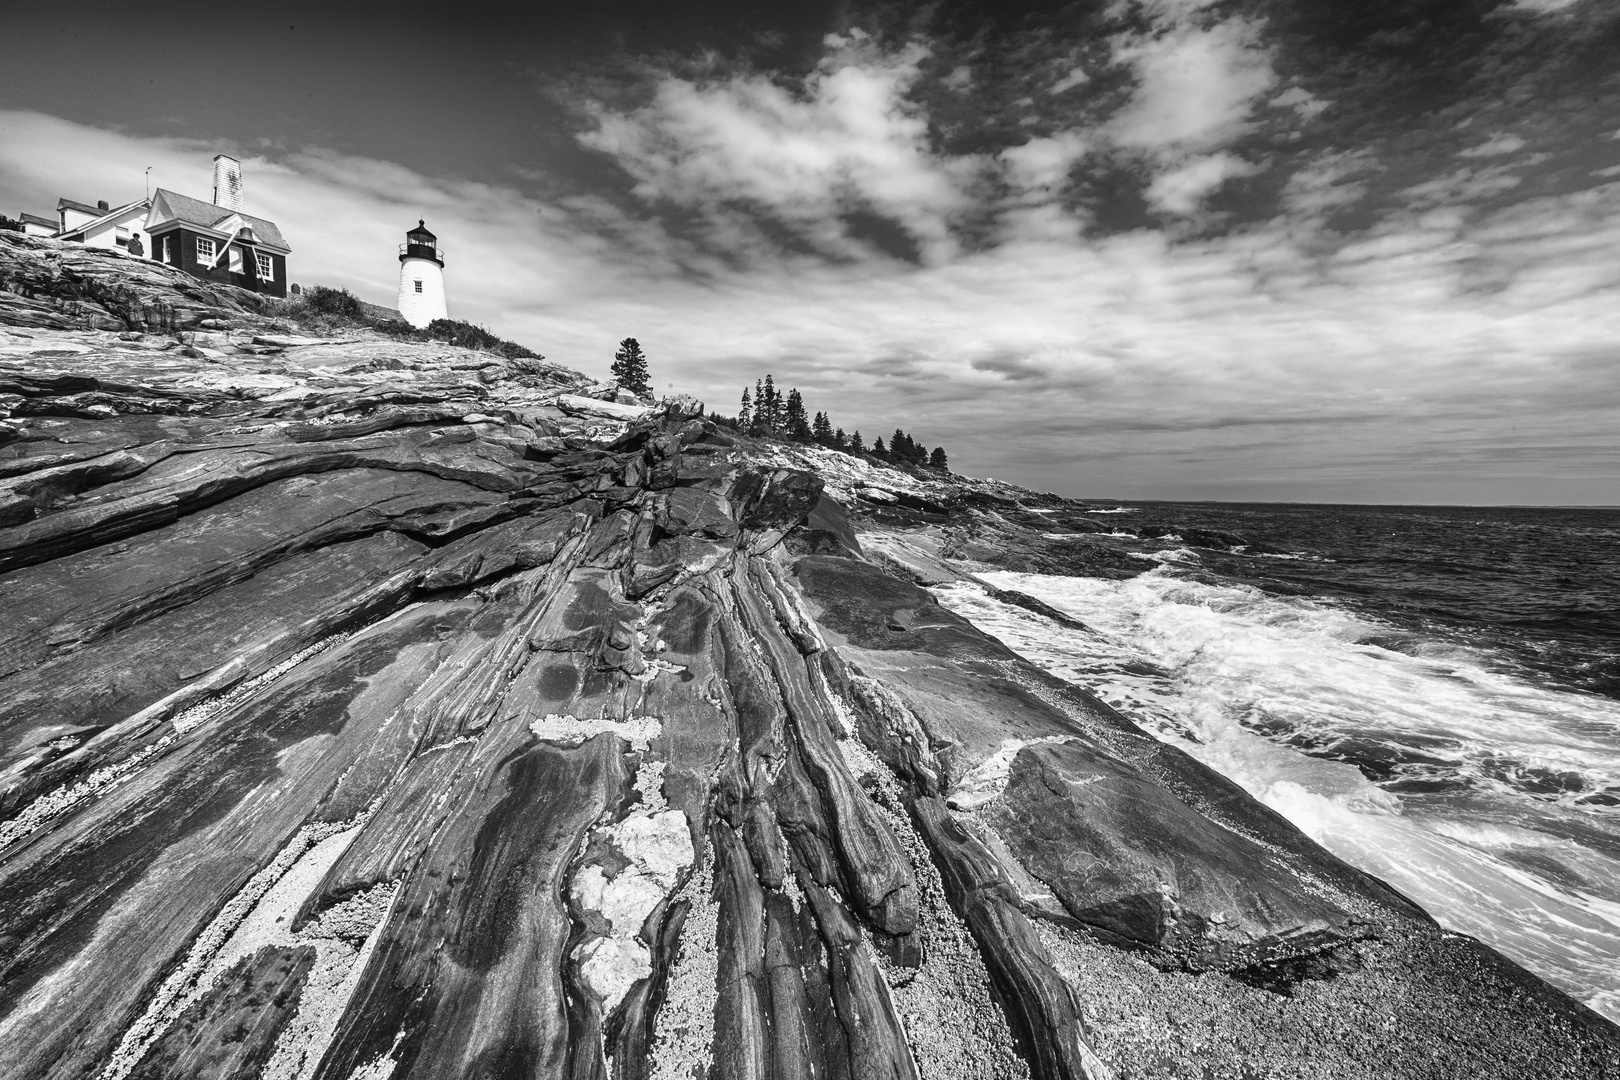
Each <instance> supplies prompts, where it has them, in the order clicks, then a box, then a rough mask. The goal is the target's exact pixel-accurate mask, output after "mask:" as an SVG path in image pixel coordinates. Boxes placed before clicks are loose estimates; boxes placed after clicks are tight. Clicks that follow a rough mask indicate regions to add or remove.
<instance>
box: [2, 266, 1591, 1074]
mask: <svg viewBox="0 0 1620 1080" xmlns="http://www.w3.org/2000/svg"><path fill="white" fill-rule="evenodd" d="M154 287H156V286H154ZM5 295H6V294H0V297H4V296H5ZM7 302H9V301H7ZM13 306H15V305H13ZM218 308H219V310H220V311H221V312H224V313H225V314H224V315H217V316H215V318H216V321H221V320H223V322H224V325H223V326H222V328H221V329H220V330H219V331H217V332H218V333H219V335H220V337H219V339H217V340H215V342H214V344H213V345H197V344H188V345H184V346H180V345H176V344H175V342H174V340H173V339H172V338H159V337H153V336H137V335H134V334H133V333H132V332H130V331H123V332H122V336H121V335H120V334H119V333H114V332H111V331H109V330H102V329H96V328H95V327H93V326H86V325H85V324H84V321H83V320H82V319H81V320H80V322H79V323H77V324H75V326H74V328H68V329H52V328H51V327H50V326H48V325H43V324H40V323H39V322H37V321H33V316H31V315H25V316H17V317H15V318H12V317H11V316H9V315H7V314H6V310H8V309H6V308H5V307H4V305H3V304H0V319H6V320H8V321H9V326H6V327H0V407H3V408H4V410H5V411H6V416H5V417H4V419H0V609H3V610H4V611H6V612H7V614H8V618H7V619H6V620H4V622H3V624H0V690H3V691H4V692H3V693H0V1075H3V1076H5V1077H8V1078H18V1080H22V1078H35V1077H53V1078H55V1077H64V1078H65V1077H99V1078H105V1080H123V1078H127V1077H197V1078H203V1077H265V1078H294V1077H299V1078H320V1080H327V1078H330V1080H349V1078H377V1077H399V1078H403V1077H419V1078H434V1080H438V1078H454V1077H467V1078H494V1077H568V1078H577V1080H587V1078H603V1080H606V1078H614V1080H618V1078H635V1080H642V1078H648V1080H652V1078H657V1080H672V1078H679V1077H691V1078H709V1077H714V1078H717V1080H719V1078H731V1077H748V1078H767V1077H769V1078H788V1077H802V1078H806V1080H808V1078H811V1077H815V1078H818V1080H819V1078H835V1077H848V1078H862V1080H864V1078H883V1080H897V1078H910V1077H923V1078H957V1077H970V1078H971V1077H979V1078H1000V1077H1025V1076H1028V1077H1037V1078H1060V1077H1061V1078H1088V1080H1099V1078H1103V1077H1115V1076H1117V1077H1161V1076H1162V1077H1170V1076H1209V1077H1225V1076H1230V1077H1240V1076H1241V1077H1278V1078H1282V1077H1306V1076H1309V1077H1318V1076H1320V1077H1327V1076H1333V1077H1391V1076H1404V1077H1445V1076H1449V1077H1475V1076H1514V1077H1566V1076H1567V1077H1581V1078H1590V1077H1601V1076H1615V1075H1620V1035H1617V1033H1616V1030H1615V1029H1614V1027H1613V1026H1612V1025H1609V1024H1607V1023H1606V1022H1605V1021H1603V1020H1601V1019H1600V1018H1598V1017H1597V1016H1596V1015H1595V1014H1593V1013H1591V1012H1589V1011H1588V1010H1586V1009H1584V1008H1583V1007H1582V1006H1579V1005H1578V1004H1576V1003H1574V1002H1572V1001H1570V1000H1569V999H1568V998H1566V997H1564V996H1563V995H1561V994H1559V993H1557V992H1556V991H1553V990H1551V989H1550V988H1548V987H1546V986H1545V985H1544V984H1542V983H1541V982H1540V981H1539V980H1537V979H1535V978H1534V977H1533V976H1531V975H1529V974H1527V973H1526V972H1524V971H1523V970H1521V969H1519V968H1518V967H1516V966H1515V965H1513V964H1512V963H1510V962H1509V961H1507V960H1505V959H1503V958H1502V957H1500V956H1498V955H1497V954H1495V953H1493V952H1491V951H1490V950H1488V949H1486V948H1484V947H1483V946H1481V945H1479V944H1478V943H1476V942H1474V941H1472V940H1471V939H1468V938H1466V937H1462V936H1460V935H1456V934H1450V933H1445V932H1443V931H1441V930H1440V929H1439V928H1438V927H1436V926H1435V925H1434V924H1433V923H1432V921H1431V920H1429V919H1428V917H1427V916H1426V915H1425V914H1424V913H1423V912H1421V911H1420V910H1418V909H1417V908H1416V907H1414V906H1413V905H1412V904H1411V903H1409V902H1408V901H1406V900H1405V899H1404V898H1402V897H1401V896H1399V895H1397V894H1396V893H1394V892H1393V891H1392V890H1390V889H1389V888H1388V887H1387V886H1384V885H1383V884H1382V883H1380V882H1378V881H1377V880H1375V879H1373V878H1370V877H1368V876H1367V875H1365V874H1362V873H1360V872H1358V871H1356V870H1354V869H1352V868H1350V867H1348V866H1346V865H1345V864H1343V863H1341V862H1339V861H1338V860H1337V859H1335V858H1334V857H1332V856H1331V855H1329V854H1328V853H1327V852H1326V851H1324V850H1323V849H1321V848H1320V847H1318V846H1317V845H1316V844H1314V843H1313V842H1311V841H1310V840H1309V839H1307V838H1306V837H1305V836H1304V835H1302V834H1301V833H1299V832H1298V831H1297V830H1296V829H1294V828H1293V827H1292V826H1291V825H1289V824H1288V823H1287V822H1286V821H1284V820H1283V819H1282V818H1280V817H1279V816H1277V815H1276V814H1274V813H1272V812H1271V811H1269V810H1267V809H1266V808H1264V807H1262V806H1260V805H1259V804H1257V803H1256V802H1254V801H1253V800H1252V799H1250V798H1249V797H1248V796H1247V795H1245V794H1244V793H1243V792H1242V791H1241V790H1240V789H1238V788H1237V787H1236V786H1235V785H1233V784H1231V783H1230V782H1228V781H1226V780H1225V779H1224V778H1222V777H1221V776H1219V775H1218V774H1215V773H1213V772H1211V771H1210V770H1208V769H1207V768H1205V767H1204V766H1202V765H1200V764H1198V763H1197V762H1195V761H1193V760H1192V759H1190V758H1188V757H1187V756H1186V755H1184V754H1182V753H1180V752H1179V751H1177V750H1175V749H1173V748H1170V747H1167V746H1165V745H1163V744H1160V743H1158V742H1156V741H1155V740H1153V739H1151V738H1149V737H1147V736H1146V735H1144V734H1143V733H1142V732H1141V731H1140V730H1138V729H1137V728H1136V727H1135V726H1134V725H1133V724H1132V723H1131V722H1130V721H1129V720H1128V719H1127V718H1126V717H1124V716H1122V715H1120V714H1118V713H1116V712H1115V711H1113V710H1112V709H1110V708H1109V707H1107V706H1106V705H1104V704H1102V703H1101V702H1099V701H1098V700H1096V699H1095V698H1094V697H1092V696H1090V695H1089V694H1086V693H1085V692H1083V691H1081V690H1079V689H1077V688H1075V687H1072V686H1069V685H1067V684H1064V683H1062V682H1061V681H1059V680H1057V679H1054V678H1052V677H1051V676H1049V675H1046V674H1044V673H1043V672H1041V671H1039V670H1038V669H1036V668H1035V667H1033V666H1032V665H1030V664H1028V663H1026V662H1024V661H1023V660H1022V659H1021V658H1019V657H1018V656H1016V655H1015V654H1013V653H1012V652H1010V651H1008V650H1007V649H1006V648H1005V647H1003V646H1002V645H1000V644H999V643H998V642H996V641H995V640H994V639H992V638H990V637H988V636H986V635H985V634H983V633H981V632H980V631H978V630H977V629H976V628H975V627H973V626H972V625H971V624H970V623H968V622H965V621H964V620H962V619H961V618H959V617H957V616H955V615H952V614H951V613H949V612H947V611H945V610H944V609H943V608H942V607H940V606H939V605H938V604H937V603H936V602H935V601H934V599H933V597H932V596H931V595H930V594H929V593H928V592H927V591H926V589H924V588H922V587H920V586H919V585H918V584H916V583H915V582H917V581H929V580H950V579H951V578H952V577H953V576H954V575H958V574H961V573H964V572H966V570H965V569H964V568H967V567H970V566H971V565H972V562H971V560H972V558H973V556H972V554H971V551H968V550H967V549H968V548H971V547H972V545H979V546H980V547H983V548H984V549H985V550H986V551H990V550H993V549H994V548H995V544H996V537H997V536H998V535H1001V536H1004V537H1005V538H1006V540H1007V542H1006V543H1005V544H1003V545H1002V547H1003V549H1006V550H1013V551H1025V552H1027V553H1028V555H1027V556H1020V557H1030V558H1048V557H1056V556H1052V555H1049V554H1043V553H1045V552H1048V551H1049V549H1048V548H1047V547H1046V546H1045V542H1046V541H1049V540H1050V542H1051V543H1052V544H1061V543H1065V542H1067V541H1061V540H1051V538H1050V537H1048V536H1047V535H1046V534H1047V533H1052V532H1056V531H1057V526H1055V525H1053V524H1051V523H1050V522H1048V523H1046V524H1041V521H1042V520H1043V518H1045V519H1049V518H1050V517H1051V516H1052V515H1051V513H1047V514H1038V513H1036V511H1038V510H1050V509H1051V507H1050V506H1048V500H1045V499H1044V497H1040V496H1035V495H1033V494H1032V493H1027V492H1025V493H1019V492H1018V491H1017V490H1016V489H1012V488H1009V487H1008V486H1007V485H997V484H994V483H990V482H974V483H969V482H961V483H952V482H950V481H948V480H944V479H929V478H921V477H917V476H907V475H903V474H900V473H897V472H892V471H888V470H875V469H871V468H869V467H868V466H866V465H864V464H863V465H860V466H859V467H858V468H857V467H856V466H853V465H852V466H848V467H845V466H843V465H838V466H837V467H836V468H835V467H834V466H833V465H830V464H829V465H827V466H826V467H822V466H821V465H820V462H822V460H823V459H822V458H820V457H819V454H818V453H816V452H808V451H801V450H793V449H788V448H782V447H779V446H760V445H757V444H754V443H752V442H749V441H739V440H738V439H736V438H735V437H734V436H733V435H732V434H730V433H727V432H725V431H722V430H717V429H716V428H715V427H714V426H712V425H710V424H707V423H705V422H703V421H700V420H697V419H692V418H689V417H688V416H686V415H684V414H683V411H682V410H683V406H682V405H681V404H679V403H675V404H671V405H666V406H664V407H662V408H659V409H653V410H648V409H644V408H642V407H639V406H631V405H623V404H617V403H608V402H603V401H601V400H599V399H596V398H593V397H591V396H590V394H591V388H590V387H589V386H588V380H586V379H585V378H584V377H583V376H579V375H577V374H576V373H572V372H568V371H566V370H565V369H561V368H558V367H556V366H555V365H549V364H544V363H543V362H533V361H520V362H506V361H500V360H498V359H496V358H493V357H490V356H486V355H482V354H477V353H471V352H468V351H466V350H459V349H453V348H450V347H447V346H433V345H422V344H409V343H407V344H401V343H398V342H390V341H386V340H382V339H376V338H372V337H370V336H367V335H363V334H362V335H358V336H356V337H354V338H353V339H342V340H332V339H313V340H312V339H310V338H308V337H307V336H303V335H289V334H285V333H282V334H274V335H273V334H270V333H268V332H264V331H265V330H266V328H265V327H263V326H260V325H258V324H257V323H255V322H254V320H256V319H259V318H261V317H267V316H262V315H261V314H257V313H255V312H253V311H250V310H248V309H247V308H245V307H244V308H242V309H241V310H240V311H238V313H237V314H235V315H231V314H230V311H231V310H232V309H229V305H226V304H220V305H218ZM233 320H234V321H233ZM254 338H258V339H260V341H259V342H258V343H255V341H254ZM215 346H217V348H216V347H215ZM261 350H275V351H274V352H264V351H261ZM838 469H846V470H848V469H854V470H855V471H854V472H850V471H844V472H840V471H838ZM857 473H858V475H857ZM885 496H887V497H885ZM1052 505H1056V504H1055V503H1053V504H1052ZM1077 520H1083V519H1077ZM998 530H999V532H998ZM1040 530H1044V532H1043V531H1040ZM1094 531H1095V530H1089V531H1088V530H1087V529H1082V528H1078V527H1076V528H1074V529H1073V530H1071V532H1072V533H1073V534H1074V535H1090V534H1091V533H1093V532H1094ZM1060 535H1068V534H1067V533H1063V534H1060ZM975 550H976V549H975ZM1050 550H1057V549H1056V548H1052V549H1050ZM1098 550H1102V549H1101V548H1099V549H1098Z"/></svg>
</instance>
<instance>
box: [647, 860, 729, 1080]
mask: <svg viewBox="0 0 1620 1080" xmlns="http://www.w3.org/2000/svg"><path fill="white" fill-rule="evenodd" d="M713 893H714V871H713V860H712V859H711V858H708V857H707V856H706V857H705V858H704V860H703V869H702V870H701V871H700V872H699V873H696V874H694V875H692V877H691V878H690V879H689V880H688V881H687V883H686V886H685V887H684V888H683V889H681V891H680V892H679V893H678V894H677V898H678V899H681V900H685V901H686V902H687V903H689V904H690V905H691V907H690V908H689V910H688V911H687V914H686V923H685V925H684V926H683V927H682V929H681V941H680V947H679V949H678V950H677V951H676V955H675V963H674V965H673V966H672V967H671V968H670V972H669V981H668V983H667V984H666V985H665V987H664V1004H663V1007H662V1008H660V1009H659V1010H658V1017H657V1019H656V1021H655V1022H654V1024H653V1039H652V1053H651V1058H652V1067H651V1069H650V1070H649V1072H648V1076H649V1078H650V1080H702V1078H703V1077H706V1076H708V1075H709V1066H710V1063H711V1061H712V1059H713V1047H714V1006H715V1002H716V1001H717V1000H718V997H719V994H718V985H719V980H720V957H719V929H720V908H719V905H717V904H716V903H715V902H714V896H713Z"/></svg>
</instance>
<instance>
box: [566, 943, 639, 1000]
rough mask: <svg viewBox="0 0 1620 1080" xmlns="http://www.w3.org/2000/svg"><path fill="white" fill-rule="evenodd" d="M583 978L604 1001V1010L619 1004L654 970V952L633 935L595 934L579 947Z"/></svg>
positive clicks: (575, 953)
mask: <svg viewBox="0 0 1620 1080" xmlns="http://www.w3.org/2000/svg"><path fill="white" fill-rule="evenodd" d="M574 956H575V958H576V959H578V961H579V977H580V981H582V982H583V983H584V984H585V987H586V989H588V990H590V992H591V993H592V994H595V995H596V998H597V1000H599V1001H600V1002H601V1003H602V1012H603V1013H604V1014H605V1013H610V1012H612V1011H613V1010H614V1009H616V1008H618V1007H619V1002H621V1001H623V1000H624V996H625V995H626V994H628V993H629V992H630V990H631V988H632V987H634V986H635V985H636V983H638V982H640V981H641V980H642V979H645V978H647V977H648V976H649V975H651V974H652V953H651V952H650V951H648V949H647V946H645V945H643V944H642V943H641V942H640V941H639V940H638V939H636V938H633V937H620V936H619V935H617V934H615V935H614V936H612V937H606V938H603V937H599V938H592V939H591V940H590V941H587V942H585V943H584V944H583V945H581V946H580V947H579V948H578V949H576V950H575V952H574Z"/></svg>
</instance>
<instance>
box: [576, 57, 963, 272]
mask: <svg viewBox="0 0 1620 1080" xmlns="http://www.w3.org/2000/svg"><path fill="white" fill-rule="evenodd" d="M830 41H831V42H832V44H833V52H832V53H831V54H830V55H829V56H828V57H827V58H826V60H825V61H824V62H823V63H822V64H821V65H820V66H819V67H818V68H817V69H816V71H814V72H813V73H812V74H811V75H810V76H808V77H807V78H806V79H805V80H803V82H802V84H801V85H798V86H793V87H789V86H784V85H781V84H779V83H778V82H775V81H773V80H772V79H770V78H769V77H767V76H765V75H753V74H750V75H737V76H732V77H730V78H726V79H723V80H719V81H716V82H710V83H699V82H694V81H690V80H687V79H682V78H677V77H674V76H670V77H666V78H663V79H661V80H660V81H659V82H658V86H657V90H656V93H655V96H654V99H653V101H652V102H651V103H650V104H648V105H646V106H644V107H642V108H640V109H637V110H635V111H633V112H630V113H615V112H611V111H607V110H601V109H599V110H598V111H597V113H596V121H597V126H596V129H595V130H593V131H591V132H589V133H587V134H585V135H584V136H583V138H582V141H583V142H584V143H585V145H587V146H589V147H591V148H592V149H595V150H600V151H602V152H603V153H606V154H609V155H611V156H612V157H613V159H614V160H615V161H617V162H618V163H619V165H620V166H622V167H623V168H624V169H625V170H626V171H628V172H629V173H630V174H631V175H632V176H633V177H635V179H636V181H637V184H636V188H635V192H636V194H638V195H640V196H641V197H642V198H644V199H645V200H647V201H648V202H658V201H665V200H667V201H669V202H673V203H676V204H679V205H681V206H685V207H692V208H698V209H702V210H706V211H709V212H711V213H716V214H718V213H719V212H720V211H722V210H724V209H725V208H727V207H730V206H733V205H735V204H738V203H742V204H749V205H752V206H755V207H758V208H761V209H763V210H765V211H766V212H768V213H769V214H771V215H773V216H774V217H776V218H777V219H779V220H780V221H781V222H783V223H785V224H787V225H788V226H789V227H791V228H792V229H794V230H796V231H797V232H798V233H799V234H800V235H801V236H802V237H804V238H805V239H807V240H809V241H810V242H812V243H813V244H815V245H816V246H817V247H819V248H822V249H823V250H827V251H834V252H839V253H845V254H850V253H853V250H854V248H855V246H856V245H855V243H854V241H853V240H852V239H851V237H850V235H849V233H848V230H847V229H845V228H844V227H843V226H842V225H841V224H840V223H841V219H842V217H843V215H845V214H847V213H850V212H870V213H875V214H877V215H880V216H881V217H883V218H886V219H889V220H891V221H893V222H897V223H898V224H899V225H901V226H902V227H903V228H904V229H905V230H906V231H907V232H908V233H909V234H910V235H911V237H913V238H914V239H915V240H917V241H918V242H919V243H920V244H921V245H922V247H923V250H924V251H925V253H927V254H929V255H931V256H932V257H936V258H937V257H942V256H944V255H946V254H948V253H949V252H950V250H952V247H953V245H952V241H951V236H950V229H949V225H950V221H951V219H952V217H953V216H954V215H956V214H958V213H960V212H961V211H962V210H964V209H965V208H966V207H967V205H968V200H967V196H966V193H965V187H966V185H967V184H968V183H970V182H971V180H972V178H973V177H972V169H973V166H974V163H973V162H948V161H945V160H943V159H941V158H940V157H939V156H937V155H935V154H934V153H933V152H932V151H931V150H930V148H929V144H928V125H927V119H926V117H924V116H923V115H922V113H921V111H920V110H919V109H918V108H917V107H916V106H914V105H912V104H911V103H910V102H909V101H908V100H907V98H906V92H907V90H909V89H910V87H911V85H912V84H913V83H914V82H915V81H916V80H917V78H918V77H919V75H920V67H919V64H920V63H921V61H922V60H923V59H924V57H925V56H926V55H927V50H926V49H925V48H923V47H922V46H921V45H912V46H908V47H906V48H904V49H901V50H898V51H896V52H889V53H886V52H883V51H881V50H879V49H877V48H876V47H875V46H872V45H870V44H869V43H867V41H866V39H865V35H861V37H860V38H859V39H847V38H843V37H839V36H837V35H833V36H832V37H831V38H830Z"/></svg>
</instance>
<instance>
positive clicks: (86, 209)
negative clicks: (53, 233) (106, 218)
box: [56, 199, 106, 217]
mask: <svg viewBox="0 0 1620 1080" xmlns="http://www.w3.org/2000/svg"><path fill="white" fill-rule="evenodd" d="M56 209H57V210H59V211H60V210H77V211H78V212H79V213H81V214H94V215H95V216H96V217H100V216H101V215H102V214H105V213H106V211H105V210H103V209H102V208H101V207H99V206H90V205H88V204H86V203H82V202H77V201H75V200H73V199H57V200H56Z"/></svg>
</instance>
